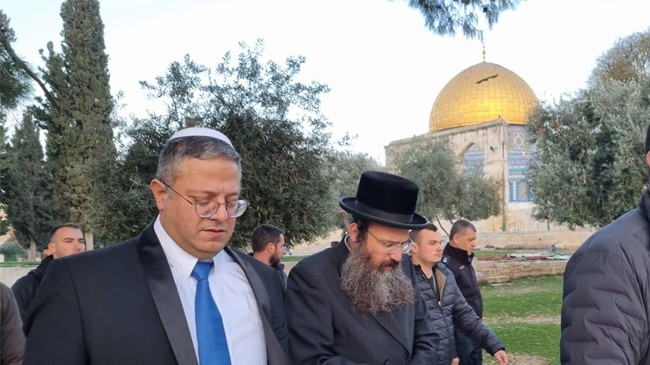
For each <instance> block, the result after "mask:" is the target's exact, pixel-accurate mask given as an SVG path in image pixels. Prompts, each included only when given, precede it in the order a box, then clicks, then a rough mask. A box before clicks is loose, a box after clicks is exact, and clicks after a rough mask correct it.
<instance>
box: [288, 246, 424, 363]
mask: <svg viewBox="0 0 650 365" xmlns="http://www.w3.org/2000/svg"><path fill="white" fill-rule="evenodd" d="M348 255H349V250H348V248H347V246H346V245H345V244H344V243H342V242H341V243H339V244H338V245H337V246H335V247H332V248H328V249H325V250H323V251H321V252H319V253H316V254H314V255H312V256H310V257H308V258H306V259H303V260H302V261H300V262H299V263H298V264H297V265H296V266H295V267H293V269H291V271H290V272H289V282H288V285H287V293H286V303H287V316H288V318H287V320H288V324H289V338H290V345H291V355H292V357H293V360H294V364H296V365H352V364H372V365H380V364H383V365H398V364H399V365H404V364H413V365H415V364H418V365H434V364H436V361H435V351H434V336H435V334H434V333H433V328H432V327H431V323H430V321H429V319H428V316H427V311H426V306H425V304H424V302H423V301H422V298H421V297H420V294H419V293H416V301H415V303H414V304H410V305H407V306H405V307H403V308H400V309H397V310H394V311H392V312H382V313H379V314H377V315H367V314H362V313H359V312H358V311H357V310H356V309H354V307H353V306H352V302H351V300H350V297H349V296H348V295H347V294H346V293H345V292H344V291H343V289H342V288H341V283H340V281H341V268H342V266H343V263H344V262H345V260H346V259H347V257H348ZM404 257H406V256H405V255H404ZM401 267H402V270H404V272H405V273H406V274H407V276H409V277H410V278H411V279H412V280H413V285H414V287H415V288H416V291H417V285H416V284H415V274H414V272H413V265H411V264H410V262H408V261H406V262H404V261H403V262H402V266H401Z"/></svg>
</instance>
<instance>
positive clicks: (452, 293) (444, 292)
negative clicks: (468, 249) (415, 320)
mask: <svg viewBox="0 0 650 365" xmlns="http://www.w3.org/2000/svg"><path fill="white" fill-rule="evenodd" d="M410 237H411V239H412V240H413V248H412V249H411V258H412V260H413V265H414V266H415V273H416V277H417V279H418V280H417V281H418V286H419V287H420V293H422V296H423V297H424V299H425V303H426V304H427V308H428V310H429V315H430V316H431V321H432V323H433V327H434V330H435V331H436V333H437V334H438V335H439V336H440V338H439V339H438V343H437V347H436V351H437V353H438V365H450V364H458V362H459V359H458V356H457V355H456V344H455V333H454V330H456V331H459V332H462V333H463V334H464V335H465V336H467V337H468V338H470V339H471V340H472V341H473V342H474V343H477V344H479V345H480V346H481V347H482V348H484V349H485V350H486V351H487V352H489V353H490V354H491V355H492V356H494V358H495V359H496V360H497V361H498V363H499V365H507V364H508V356H507V354H506V352H505V347H504V346H503V343H501V341H499V338H498V337H497V336H496V335H495V334H494V332H492V330H491V329H489V328H488V327H487V326H485V325H484V324H483V323H482V322H481V319H480V318H479V317H478V316H477V315H476V313H475V312H474V310H473V309H472V307H470V306H469V304H467V302H466V301H465V297H463V294H462V293H461V292H460V289H458V285H457V284H456V279H454V274H453V273H452V272H451V271H450V270H449V269H447V267H446V266H445V265H444V264H442V263H440V260H441V259H442V236H441V235H440V232H438V227H436V226H435V225H434V224H433V223H429V224H427V225H426V226H425V227H424V228H422V229H414V230H411V232H410Z"/></svg>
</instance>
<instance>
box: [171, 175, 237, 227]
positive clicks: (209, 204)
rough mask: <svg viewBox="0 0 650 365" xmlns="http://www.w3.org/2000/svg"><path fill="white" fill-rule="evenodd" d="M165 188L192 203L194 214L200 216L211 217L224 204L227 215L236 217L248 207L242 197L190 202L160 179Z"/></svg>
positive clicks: (189, 201)
mask: <svg viewBox="0 0 650 365" xmlns="http://www.w3.org/2000/svg"><path fill="white" fill-rule="evenodd" d="M160 182H162V183H163V184H165V186H166V187H167V188H169V189H170V190H171V191H173V192H175V193H176V194H178V196H180V197H181V198H183V199H185V201H186V202H188V203H190V204H192V205H193V206H194V211H195V212H196V215H198V216H199V217H201V218H210V217H212V216H213V215H214V214H215V213H216V212H217V211H218V210H219V207H220V206H222V205H225V206H226V213H228V216H229V217H231V218H237V217H239V216H241V215H242V214H244V212H245V211H246V207H248V202H247V201H246V200H244V199H237V200H233V201H230V202H225V203H218V202H216V201H214V200H211V199H201V200H197V201H195V202H192V201H191V200H189V199H187V198H186V197H184V196H183V195H182V194H181V193H179V192H178V191H176V190H174V188H172V187H171V186H170V185H169V184H167V183H166V182H164V181H162V180H160Z"/></svg>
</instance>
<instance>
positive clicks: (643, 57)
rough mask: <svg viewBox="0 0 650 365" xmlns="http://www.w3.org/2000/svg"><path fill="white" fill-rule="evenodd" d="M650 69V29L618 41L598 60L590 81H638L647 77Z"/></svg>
mask: <svg viewBox="0 0 650 365" xmlns="http://www.w3.org/2000/svg"><path fill="white" fill-rule="evenodd" d="M649 71H650V29H649V30H646V31H645V32H643V33H641V32H639V33H633V34H631V35H629V36H627V37H624V38H621V39H619V40H617V41H616V43H615V44H614V46H613V47H612V48H610V49H609V50H607V52H605V53H604V54H603V55H602V56H600V57H599V58H598V60H597V61H596V67H595V68H594V70H593V71H592V73H591V77H590V82H591V83H596V82H599V81H603V80H619V81H636V82H640V81H642V80H643V79H645V78H647V77H648V76H649V75H648V72H649Z"/></svg>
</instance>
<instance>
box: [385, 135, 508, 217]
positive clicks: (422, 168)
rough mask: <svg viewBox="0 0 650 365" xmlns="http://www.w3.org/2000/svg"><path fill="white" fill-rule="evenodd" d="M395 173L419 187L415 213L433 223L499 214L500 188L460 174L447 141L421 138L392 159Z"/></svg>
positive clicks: (493, 182)
mask: <svg viewBox="0 0 650 365" xmlns="http://www.w3.org/2000/svg"><path fill="white" fill-rule="evenodd" d="M395 165H396V166H397V170H398V173H399V174H400V175H402V176H405V177H408V178H411V179H412V180H414V181H415V182H416V183H417V184H418V185H419V187H420V195H419V198H418V211H419V212H420V213H422V214H423V215H424V216H426V217H428V218H429V219H430V220H432V221H434V222H440V221H442V220H447V221H450V222H451V221H454V220H456V219H459V218H465V219H468V220H470V221H473V220H480V219H486V218H489V217H491V216H493V215H497V214H499V213H500V212H501V195H500V192H501V184H500V183H499V182H498V181H496V180H494V179H492V178H490V177H486V176H483V174H482V173H478V172H465V171H460V169H459V167H458V164H457V162H456V158H455V157H454V153H453V151H452V150H451V149H450V147H449V145H448V142H447V141H446V140H434V141H431V140H429V139H426V138H423V139H421V140H419V141H415V142H413V144H411V145H410V146H409V147H407V148H405V149H404V150H403V151H400V152H398V153H397V154H396V156H395Z"/></svg>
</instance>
